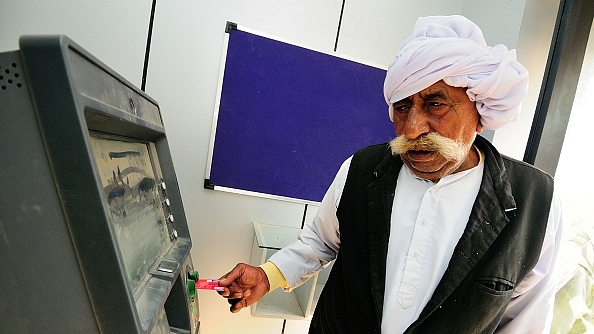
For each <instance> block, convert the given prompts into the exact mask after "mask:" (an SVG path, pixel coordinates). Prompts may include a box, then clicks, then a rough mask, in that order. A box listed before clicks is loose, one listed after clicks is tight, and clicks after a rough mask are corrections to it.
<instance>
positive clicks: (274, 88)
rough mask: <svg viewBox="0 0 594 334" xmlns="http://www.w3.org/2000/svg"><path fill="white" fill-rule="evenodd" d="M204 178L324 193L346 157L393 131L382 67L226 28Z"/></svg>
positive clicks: (294, 195) (267, 190)
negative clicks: (224, 52)
mask: <svg viewBox="0 0 594 334" xmlns="http://www.w3.org/2000/svg"><path fill="white" fill-rule="evenodd" d="M227 37H228V38H227V40H228V45H227V50H226V55H225V59H224V70H223V73H222V76H221V78H222V80H221V82H220V85H221V86H220V87H219V92H220V95H219V96H218V101H219V103H218V108H216V109H217V110H215V120H214V122H215V124H216V127H215V126H213V130H214V132H213V134H212V139H211V148H210V153H209V154H210V156H209V164H210V165H209V168H208V169H207V175H206V180H205V187H207V188H211V189H217V188H218V187H224V188H226V189H236V190H241V191H246V192H253V193H254V194H256V195H272V196H279V197H281V198H285V199H289V200H296V201H305V202H320V201H321V200H322V197H323V196H324V193H325V192H326V189H327V188H328V186H329V185H330V183H332V180H333V178H334V175H335V173H336V171H337V170H338V168H339V167H340V165H341V164H342V162H343V161H344V160H345V159H347V158H348V157H349V156H351V155H352V154H353V153H354V152H356V151H357V150H358V149H360V148H362V147H365V146H368V145H371V144H377V143H382V142H386V141H389V140H390V139H392V138H394V136H395V132H394V127H393V124H392V123H391V122H390V119H389V117H388V106H387V105H386V103H385V101H384V98H383V92H382V91H383V82H384V78H385V74H386V70H385V69H382V68H378V67H375V66H370V65H367V64H363V63H360V62H355V61H352V60H348V59H345V58H341V57H338V56H334V55H330V54H327V53H323V52H318V51H314V50H311V49H307V48H303V47H299V46H296V45H292V44H288V43H286V42H281V41H278V40H275V39H271V38H267V37H264V36H261V35H258V34H255V33H251V32H247V31H243V30H241V28H235V29H228V36H227Z"/></svg>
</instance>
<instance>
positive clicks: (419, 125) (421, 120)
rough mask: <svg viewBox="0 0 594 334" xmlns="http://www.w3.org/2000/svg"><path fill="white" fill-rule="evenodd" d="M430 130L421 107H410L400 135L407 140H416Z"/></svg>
mask: <svg viewBox="0 0 594 334" xmlns="http://www.w3.org/2000/svg"><path fill="white" fill-rule="evenodd" d="M430 130H431V128H430V126H429V123H428V118H427V114H426V113H425V111H424V110H423V108H422V107H419V106H412V107H411V108H410V110H409V112H408V116H407V117H406V122H405V123H404V129H403V131H402V134H403V135H404V136H406V138H408V139H416V138H418V137H419V136H421V135H424V134H427V133H429V132H430Z"/></svg>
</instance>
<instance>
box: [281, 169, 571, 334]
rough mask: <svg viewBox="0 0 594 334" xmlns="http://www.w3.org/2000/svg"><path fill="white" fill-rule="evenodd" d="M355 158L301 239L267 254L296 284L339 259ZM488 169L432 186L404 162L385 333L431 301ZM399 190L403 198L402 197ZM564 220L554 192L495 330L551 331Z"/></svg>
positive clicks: (398, 190) (410, 320) (391, 249)
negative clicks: (342, 213)
mask: <svg viewBox="0 0 594 334" xmlns="http://www.w3.org/2000/svg"><path fill="white" fill-rule="evenodd" d="M350 161H351V158H349V159H347V160H346V161H345V162H344V163H343V165H342V166H341V168H340V170H339V171H338V173H337V175H336V177H335V179H334V181H333V183H332V184H331V186H330V188H329V189H328V191H327V193H326V195H325V196H324V198H323V200H322V202H321V204H320V207H319V209H318V212H317V214H316V216H315V217H314V219H313V221H311V222H308V223H307V224H306V225H305V226H304V229H303V231H302V233H301V235H300V238H299V240H298V241H296V242H295V243H293V244H291V245H289V246H288V247H285V248H284V249H283V250H281V251H279V252H277V253H276V254H274V255H273V256H272V257H271V258H270V261H271V262H273V263H274V264H275V265H276V266H277V267H278V268H279V269H280V271H281V272H282V273H283V275H284V276H285V278H286V279H287V282H288V283H289V285H290V286H291V289H292V288H294V287H296V286H298V285H300V284H301V283H303V282H304V281H305V280H306V279H308V278H309V277H310V276H311V275H313V274H314V273H315V272H317V271H318V270H321V269H322V266H324V265H326V264H327V263H329V262H330V261H332V260H334V259H335V257H336V254H337V253H338V250H339V249H340V230H339V223H338V219H337V218H336V209H337V207H338V204H339V202H340V198H341V195H342V190H343V188H344V184H345V182H346V176H347V173H348V169H349V167H350ZM483 169H484V165H483V164H479V165H478V166H476V167H474V168H472V169H470V170H466V171H464V172H460V173H455V174H452V175H449V176H446V177H444V178H443V179H441V180H440V181H439V182H438V183H436V184H433V183H432V182H431V181H427V180H424V179H420V178H418V177H416V176H415V175H414V174H413V173H412V172H411V171H410V170H409V169H408V168H407V167H406V166H405V165H404V166H403V167H402V169H401V171H400V174H399V176H398V183H397V187H396V195H395V196H394V203H393V205H394V208H395V210H392V212H393V214H392V217H391V220H392V221H391V229H392V231H391V232H390V240H389V244H388V256H387V261H386V262H387V264H386V266H387V267H386V287H385V293H384V308H383V312H384V315H383V317H382V333H402V332H404V330H406V328H408V326H409V325H410V324H412V323H413V322H414V321H415V320H416V319H417V318H418V316H419V314H420V313H421V311H422V310H423V308H424V307H425V305H426V304H427V302H428V301H429V299H430V297H431V295H432V294H433V292H434V290H435V288H436V287H437V284H438V283H439V281H440V279H441V277H442V275H443V273H444V271H445V269H446V268H447V265H448V263H449V260H450V258H451V255H452V253H453V250H454V247H455V246H456V244H457V242H458V239H459V238H460V236H461V235H462V232H463V231H464V228H465V227H466V223H467V222H468V217H469V215H470V211H471V209H472V205H473V202H474V199H475V198H476V194H477V193H478V190H479V187H480V183H481V180H482V173H483ZM402 193H405V194H406V196H402V195H399V194H402ZM469 195H473V196H469ZM460 198H466V199H468V200H467V201H460ZM396 208H397V209H396ZM396 212H397V213H398V214H396ZM560 224H561V210H560V205H559V201H558V199H557V198H556V196H555V197H554V199H553V203H552V205H551V211H550V214H549V221H548V225H547V230H546V234H545V240H544V244H543V247H542V250H541V255H540V259H539V262H538V263H537V265H536V266H535V268H534V269H533V270H532V271H531V272H530V273H529V274H528V275H527V276H526V277H525V279H524V280H523V281H522V282H520V283H519V284H518V286H517V287H516V289H515V291H514V295H513V297H512V300H511V302H510V304H509V306H508V308H507V310H506V312H505V314H504V317H503V319H502V321H501V323H500V328H498V330H497V333H548V332H549V328H550V323H551V320H552V311H553V303H554V297H555V280H554V277H552V275H551V274H552V270H553V266H554V262H555V259H556V255H557V253H558V251H559V245H560V243H561V233H560V226H561V225H560ZM558 232H559V233H558Z"/></svg>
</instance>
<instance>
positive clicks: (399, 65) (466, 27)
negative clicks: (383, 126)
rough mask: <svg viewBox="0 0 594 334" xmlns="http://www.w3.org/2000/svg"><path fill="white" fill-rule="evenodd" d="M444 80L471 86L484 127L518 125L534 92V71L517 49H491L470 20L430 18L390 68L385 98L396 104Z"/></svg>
mask: <svg viewBox="0 0 594 334" xmlns="http://www.w3.org/2000/svg"><path fill="white" fill-rule="evenodd" d="M440 80H443V81H444V82H445V83H446V84H448V85H450V86H454V87H467V90H466V94H467V95H468V97H469V98H470V100H471V101H475V102H476V108H477V110H478V112H479V114H480V115H481V124H482V125H483V126H484V127H485V128H486V129H491V130H494V129H498V128H500V127H501V126H503V125H505V124H507V122H509V121H514V120H516V118H517V116H518V113H519V110H520V106H521V102H522V100H523V99H524V97H525V96H526V93H527V91H528V71H527V70H526V69H525V68H524V67H523V66H522V65H521V64H520V63H519V62H517V61H516V53H515V50H508V49H507V47H506V46H505V45H502V44H498V45H495V46H493V47H490V46H487V43H486V42H485V39H484V37H483V33H482V32H481V30H480V28H479V27H478V26H477V25H476V24H474V23H473V22H471V21H470V20H468V19H467V18H465V17H463V16H460V15H454V16H429V17H421V18H419V19H418V20H417V23H416V24H415V27H414V29H413V33H412V35H411V36H410V37H409V38H408V39H407V40H406V41H405V42H404V45H403V46H402V48H401V49H400V52H399V53H398V55H397V56H396V58H395V59H394V60H393V61H392V63H391V64H390V66H389V67H388V73H387V75H386V80H385V82H384V97H385V99H386V102H387V103H388V104H389V105H390V119H392V121H393V115H392V104H393V103H394V102H397V101H400V100H402V99H405V98H407V97H409V96H411V95H413V94H416V93H418V92H420V91H422V90H423V89H425V88H427V87H429V86H431V85H433V84H434V83H436V82H438V81H440Z"/></svg>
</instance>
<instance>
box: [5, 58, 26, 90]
mask: <svg viewBox="0 0 594 334" xmlns="http://www.w3.org/2000/svg"><path fill="white" fill-rule="evenodd" d="M17 67H18V65H17V63H11V64H10V65H8V66H0V89H2V90H7V89H8V88H9V87H10V86H12V85H15V86H17V87H18V88H21V87H22V86H23V85H22V83H21V82H20V80H19V78H20V77H21V74H20V73H19V72H17V71H16V68H17Z"/></svg>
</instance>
